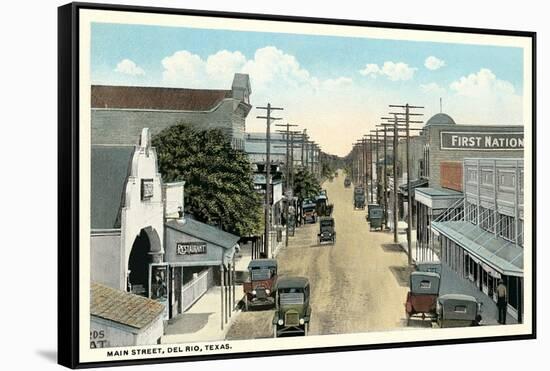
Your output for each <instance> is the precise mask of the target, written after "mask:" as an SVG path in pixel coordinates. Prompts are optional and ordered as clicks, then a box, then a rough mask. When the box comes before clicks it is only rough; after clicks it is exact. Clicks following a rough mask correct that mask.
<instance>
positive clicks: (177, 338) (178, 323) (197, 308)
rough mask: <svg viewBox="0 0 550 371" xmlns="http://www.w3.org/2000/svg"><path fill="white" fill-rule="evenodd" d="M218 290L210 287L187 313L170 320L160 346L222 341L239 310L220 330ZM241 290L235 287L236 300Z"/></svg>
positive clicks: (219, 297) (219, 296)
mask: <svg viewBox="0 0 550 371" xmlns="http://www.w3.org/2000/svg"><path fill="white" fill-rule="evenodd" d="M220 289H221V288H220V286H214V287H212V288H211V289H209V290H208V291H207V292H206V293H205V294H204V295H203V296H202V297H201V298H200V299H199V300H198V301H197V302H196V303H195V304H194V305H193V306H192V307H191V308H189V310H188V311H187V312H185V313H183V314H181V315H179V316H178V317H177V318H173V319H170V320H169V321H168V324H167V325H166V328H165V330H164V335H163V336H162V337H161V341H160V342H161V343H162V344H170V343H173V344H175V343H191V342H199V341H216V340H224V339H225V335H226V333H227V331H228V330H229V328H230V327H231V324H232V322H233V321H234V320H235V317H237V316H238V315H239V313H240V310H236V311H235V310H234V311H233V312H232V313H231V318H230V319H229V320H228V322H227V323H224V325H223V330H222V328H221V321H222V313H221V312H220V310H221V302H220V299H221V293H220ZM242 290H243V289H242V286H235V296H236V297H237V298H238V297H239V294H240V293H242ZM237 301H238V300H237Z"/></svg>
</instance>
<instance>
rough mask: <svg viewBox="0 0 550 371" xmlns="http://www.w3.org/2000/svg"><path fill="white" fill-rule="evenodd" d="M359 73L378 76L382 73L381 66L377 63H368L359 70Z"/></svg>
mask: <svg viewBox="0 0 550 371" xmlns="http://www.w3.org/2000/svg"><path fill="white" fill-rule="evenodd" d="M359 73H360V74H361V75H363V76H371V77H372V78H376V76H377V75H378V74H380V73H381V71H380V67H378V65H377V64H376V63H367V64H366V65H365V68H363V69H362V70H360V71H359Z"/></svg>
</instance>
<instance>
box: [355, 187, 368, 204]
mask: <svg viewBox="0 0 550 371" xmlns="http://www.w3.org/2000/svg"><path fill="white" fill-rule="evenodd" d="M353 207H354V208H355V209H364V208H365V188H363V187H362V186H358V187H355V188H354V189H353Z"/></svg>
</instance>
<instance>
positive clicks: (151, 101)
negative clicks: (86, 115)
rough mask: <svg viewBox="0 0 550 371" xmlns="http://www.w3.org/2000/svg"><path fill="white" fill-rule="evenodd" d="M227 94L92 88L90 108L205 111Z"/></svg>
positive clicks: (228, 93) (227, 96) (227, 93)
mask: <svg viewBox="0 0 550 371" xmlns="http://www.w3.org/2000/svg"><path fill="white" fill-rule="evenodd" d="M230 97H231V90H207V89H179V88H157V87H146V86H107V85H92V108H115V109H116V108H119V109H144V110H170V111H171V110H173V111H208V110H211V109H212V108H214V107H216V106H217V105H218V104H219V103H220V102H221V101H222V100H223V99H225V98H230Z"/></svg>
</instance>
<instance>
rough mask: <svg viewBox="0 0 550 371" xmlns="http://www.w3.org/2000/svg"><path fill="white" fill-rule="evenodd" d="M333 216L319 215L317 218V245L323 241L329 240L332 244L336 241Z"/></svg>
mask: <svg viewBox="0 0 550 371" xmlns="http://www.w3.org/2000/svg"><path fill="white" fill-rule="evenodd" d="M335 227H336V226H335V223H334V218H332V217H321V218H319V233H318V234H317V238H318V240H319V245H321V244H322V243H323V242H330V243H331V244H332V245H334V244H335V243H336V231H335Z"/></svg>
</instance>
